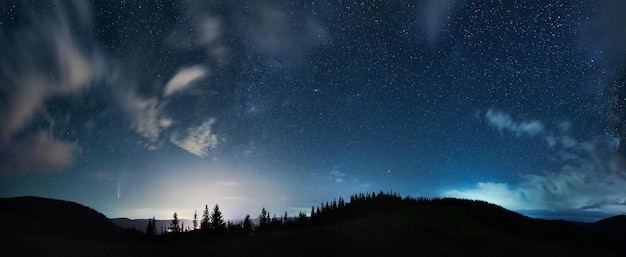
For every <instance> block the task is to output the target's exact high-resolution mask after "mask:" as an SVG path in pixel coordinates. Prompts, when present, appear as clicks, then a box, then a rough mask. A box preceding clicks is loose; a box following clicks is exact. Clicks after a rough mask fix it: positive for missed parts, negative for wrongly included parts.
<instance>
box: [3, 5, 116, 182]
mask: <svg viewBox="0 0 626 257" xmlns="http://www.w3.org/2000/svg"><path fill="white" fill-rule="evenodd" d="M38 5H39V3H27V2H23V3H21V6H20V7H21V8H19V9H20V10H23V12H22V13H19V14H18V13H14V14H13V15H19V16H20V19H15V20H6V21H5V22H6V23H7V24H6V25H5V26H4V27H3V28H2V33H3V34H2V35H3V36H1V37H0V45H2V46H3V47H0V56H2V58H0V85H2V87H1V88H0V94H1V96H0V98H2V99H6V100H5V101H0V154H1V155H2V156H3V157H8V156H10V160H8V161H7V162H6V163H4V164H3V165H2V173H3V174H23V173H27V172H29V171H34V170H38V171H42V172H50V171H60V170H61V169H62V168H64V167H67V166H68V165H69V164H70V163H71V162H72V160H73V157H74V154H76V153H77V148H78V146H76V145H75V144H73V143H67V142H63V141H60V140H56V139H52V138H50V137H51V135H49V136H43V135H42V134H30V133H29V132H28V131H32V130H29V128H31V127H30V126H31V125H32V124H33V123H36V122H38V121H40V120H42V118H44V116H47V114H46V113H47V108H46V102H47V101H49V100H51V99H54V98H58V97H64V96H70V95H71V96H75V95H79V94H80V93H81V92H83V91H85V90H87V89H89V88H90V87H91V85H92V84H93V81H95V80H97V79H98V78H99V77H100V76H101V75H102V74H103V73H104V72H106V67H105V65H104V64H103V63H104V61H103V58H102V55H101V54H100V53H99V51H97V50H96V49H89V47H91V46H92V45H93V44H92V43H89V42H85V41H79V40H78V39H79V38H81V39H83V40H88V39H89V38H92V37H81V35H83V33H89V32H88V31H89V29H90V28H91V12H90V10H91V9H90V8H89V6H88V5H89V3H87V2H83V1H76V2H58V3H56V4H54V5H51V6H45V8H42V6H38ZM46 5H47V4H46ZM42 10H48V11H46V12H43V11H42ZM12 22H15V23H12ZM85 46H89V47H85ZM48 119H50V118H49V117H48ZM50 122H54V121H50ZM16 138H19V139H18V140H16ZM48 150H50V151H54V152H47V151H48Z"/></svg>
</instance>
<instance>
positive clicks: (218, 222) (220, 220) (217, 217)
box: [209, 204, 226, 230]
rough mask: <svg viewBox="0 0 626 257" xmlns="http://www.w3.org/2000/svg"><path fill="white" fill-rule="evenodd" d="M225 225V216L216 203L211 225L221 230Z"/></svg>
mask: <svg viewBox="0 0 626 257" xmlns="http://www.w3.org/2000/svg"><path fill="white" fill-rule="evenodd" d="M225 226H226V223H224V217H222V212H221V211H220V207H219V206H218V205H217V204H216V205H215V207H213V212H212V213H211V223H210V225H209V227H210V228H212V229H215V230H220V229H223V228H224V227H225Z"/></svg>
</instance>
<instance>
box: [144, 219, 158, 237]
mask: <svg viewBox="0 0 626 257" xmlns="http://www.w3.org/2000/svg"><path fill="white" fill-rule="evenodd" d="M146 235H148V236H154V235H156V220H155V219H154V217H152V219H149V220H148V226H147V227H146Z"/></svg>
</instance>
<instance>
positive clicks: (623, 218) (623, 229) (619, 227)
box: [577, 214, 626, 247]
mask: <svg viewBox="0 0 626 257" xmlns="http://www.w3.org/2000/svg"><path fill="white" fill-rule="evenodd" d="M577 224H579V225H581V226H583V227H587V228H590V229H593V230H595V231H598V232H599V233H601V234H604V235H605V236H608V237H610V238H612V239H614V240H616V241H618V242H619V243H621V244H622V245H624V246H625V247H626V215H623V214H622V215H617V216H613V217H609V218H606V219H601V220H599V221H596V222H594V223H577Z"/></svg>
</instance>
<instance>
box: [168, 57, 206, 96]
mask: <svg viewBox="0 0 626 257" xmlns="http://www.w3.org/2000/svg"><path fill="white" fill-rule="evenodd" d="M208 74H209V70H208V69H207V68H206V67H205V66H204V65H196V66H192V67H187V68H183V69H181V70H180V71H178V73H176V75H174V77H172V79H170V81H169V82H167V85H165V89H163V96H165V97H167V96H169V95H171V94H173V93H176V92H178V91H182V90H185V89H187V88H188V87H189V86H190V85H191V84H192V82H194V81H196V80H199V79H201V78H204V77H206V76H207V75H208Z"/></svg>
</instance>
